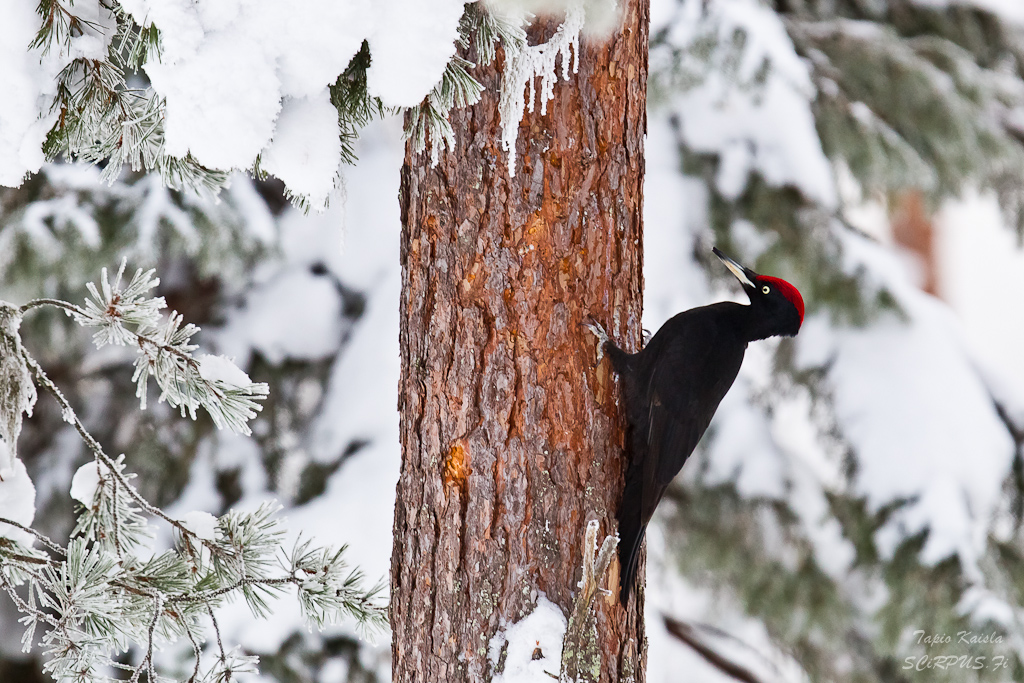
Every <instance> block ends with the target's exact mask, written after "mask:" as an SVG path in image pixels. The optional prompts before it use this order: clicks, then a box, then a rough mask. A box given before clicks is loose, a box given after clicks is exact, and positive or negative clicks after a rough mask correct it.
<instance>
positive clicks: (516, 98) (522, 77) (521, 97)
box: [498, 0, 586, 177]
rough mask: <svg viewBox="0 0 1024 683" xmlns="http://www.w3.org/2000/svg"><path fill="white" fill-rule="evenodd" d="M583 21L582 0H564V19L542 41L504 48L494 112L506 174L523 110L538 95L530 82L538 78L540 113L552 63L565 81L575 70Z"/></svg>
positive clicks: (552, 76) (548, 94) (549, 93)
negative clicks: (499, 87) (558, 65)
mask: <svg viewBox="0 0 1024 683" xmlns="http://www.w3.org/2000/svg"><path fill="white" fill-rule="evenodd" d="M585 20H586V11H585V9H584V4H583V0H570V1H569V2H567V3H566V9H565V20H564V21H563V22H562V24H561V25H560V26H559V27H558V29H557V30H556V31H555V34H554V35H553V36H551V38H550V39H549V40H548V41H547V42H546V43H541V44H540V45H525V46H524V47H523V48H522V49H520V50H515V49H511V47H508V46H506V48H505V49H506V52H505V72H504V74H502V78H501V97H500V101H499V102H498V111H499V113H500V114H501V147H502V149H504V150H505V152H506V153H507V154H508V173H509V175H510V176H513V177H514V176H515V174H516V140H517V139H518V137H519V123H520V122H521V121H522V120H523V113H524V112H525V111H527V110H529V111H530V112H532V111H533V107H534V103H535V101H536V99H537V96H538V95H537V92H536V90H535V84H534V81H535V80H536V79H537V78H540V95H539V97H540V112H541V114H544V113H546V112H547V108H548V100H550V99H551V98H552V97H554V94H555V92H554V89H555V83H556V82H557V81H558V74H559V70H556V64H557V63H559V62H560V63H561V70H560V71H561V74H562V79H563V80H566V81H567V80H569V73H570V70H571V71H572V73H576V72H577V70H578V69H579V53H580V32H581V31H582V30H583V24H584V22H585ZM520 22H521V23H526V17H521V18H520ZM527 90H529V93H530V96H529V98H527V96H526V91H527Z"/></svg>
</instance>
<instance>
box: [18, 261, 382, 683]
mask: <svg viewBox="0 0 1024 683" xmlns="http://www.w3.org/2000/svg"><path fill="white" fill-rule="evenodd" d="M123 270H124V265H123V264H122V266H121V269H120V271H119V273H118V277H116V278H115V279H114V282H113V284H111V283H110V281H109V280H108V278H107V277H106V273H105V272H104V274H103V277H102V278H101V282H100V285H99V286H98V287H97V286H95V285H94V286H92V287H90V292H91V294H92V298H91V300H90V301H88V302H87V303H86V306H85V307H78V306H75V305H73V304H69V303H67V302H63V301H60V300H57V299H37V300H34V301H31V302H29V303H27V304H25V305H24V306H22V307H20V308H15V307H14V306H11V305H9V304H6V303H4V302H0V323H3V324H0V347H2V349H3V351H4V355H3V361H4V363H5V366H4V367H5V373H4V378H5V381H6V382H7V387H6V391H5V392H4V393H3V399H4V401H5V402H6V403H0V418H3V421H4V422H3V424H4V425H7V426H8V427H9V426H10V425H14V426H13V427H11V428H10V429H8V428H6V427H5V430H4V431H3V432H2V433H0V436H3V437H4V438H5V439H7V438H9V439H10V442H11V444H12V449H11V457H14V454H13V444H14V443H16V441H17V436H18V432H19V431H20V415H21V413H22V412H23V411H26V410H27V407H26V406H30V405H31V402H30V401H29V400H28V399H29V398H31V399H32V401H34V398H35V387H36V385H37V384H38V385H40V386H42V387H43V388H45V389H46V390H47V391H48V392H49V393H50V394H52V395H53V397H54V399H55V400H56V402H57V404H58V406H59V407H60V410H61V414H62V415H63V417H64V420H65V421H66V422H68V423H69V424H70V425H71V426H73V427H74V428H75V430H76V431H77V433H78V434H79V436H80V437H81V438H82V440H83V441H84V442H85V444H86V445H87V447H88V448H89V450H90V451H91V452H92V454H93V461H92V462H91V463H89V464H87V465H84V466H82V467H81V468H79V470H78V472H77V473H76V474H75V476H74V477H73V479H72V486H71V495H72V496H73V497H74V498H76V499H77V500H79V501H80V502H81V503H82V505H83V509H82V510H81V512H80V513H79V520H78V524H77V526H76V527H75V529H74V531H73V532H72V535H71V540H70V541H69V542H68V544H67V546H66V547H63V546H61V545H59V544H57V543H55V542H54V541H52V540H51V539H49V538H47V537H46V536H45V535H43V534H40V533H39V532H36V531H35V530H33V529H31V527H30V526H29V525H27V524H24V523H22V522H20V521H18V519H8V518H7V517H0V525H6V526H4V527H2V528H0V529H6V530H7V531H6V532H5V533H6V535H7V536H8V537H6V538H4V537H0V587H2V588H3V589H4V590H5V591H6V592H7V593H8V595H9V596H10V597H11V600H12V601H13V603H14V606H15V607H16V609H18V611H19V612H20V613H21V615H22V617H21V619H20V621H21V623H22V624H23V625H24V626H25V627H26V629H25V633H24V636H23V638H22V644H23V649H25V651H26V652H27V651H29V650H30V649H31V648H32V646H33V645H34V644H35V643H34V641H35V633H36V631H37V628H38V627H40V626H41V627H42V628H41V629H40V630H42V632H43V635H42V638H41V641H40V644H41V645H42V647H43V660H44V665H43V668H44V671H45V672H47V673H48V674H50V675H51V676H53V678H54V679H55V680H58V681H60V680H64V679H68V678H73V679H75V680H83V681H91V680H100V679H105V678H106V676H105V673H104V670H109V669H116V670H120V671H126V672H129V680H131V681H135V682H136V683H138V682H139V681H140V680H142V678H143V674H145V678H146V680H147V681H148V682H150V683H155V682H156V681H158V680H167V679H166V678H165V677H162V676H160V675H159V672H158V671H157V667H158V662H157V659H156V657H155V652H156V651H157V649H158V648H159V647H161V645H163V644H166V643H173V642H174V641H175V640H178V639H181V638H185V637H187V638H188V640H189V642H190V644H191V646H192V651H193V654H194V656H195V658H196V659H195V665H194V669H193V673H192V676H191V679H190V683H195V682H196V681H197V680H198V679H200V678H202V680H210V681H213V680H216V681H228V680H231V679H232V678H233V676H234V675H235V674H238V673H243V672H255V671H256V665H257V663H258V660H257V659H256V658H255V657H251V656H246V655H241V654H238V653H237V652H236V651H234V650H225V647H224V643H223V640H222V637H221V633H220V627H219V624H218V622H217V619H216V612H215V609H216V608H217V607H218V606H219V605H220V604H221V603H222V602H223V601H224V600H226V599H229V598H230V596H231V595H233V594H237V593H241V595H242V596H243V598H244V599H245V600H246V602H247V604H248V606H249V607H250V609H251V610H252V612H253V613H254V615H256V616H266V615H267V614H268V613H269V606H268V603H267V600H266V598H267V596H270V595H278V594H280V593H281V592H282V591H283V590H284V589H286V588H289V587H294V588H295V590H296V595H297V599H298V600H299V604H300V607H301V609H302V613H303V615H304V616H305V619H306V621H307V623H308V624H309V625H310V626H323V625H324V624H325V623H327V622H329V621H333V620H335V619H337V618H338V617H339V616H340V615H342V614H347V615H350V616H352V617H353V618H354V619H355V620H356V621H357V622H358V623H360V624H361V625H364V626H366V627H369V628H374V627H378V626H381V625H382V624H383V622H384V616H383V615H384V612H383V608H382V607H381V606H380V604H379V603H378V602H377V595H378V593H379V587H374V588H371V589H369V590H366V589H364V588H362V576H361V574H360V573H359V572H358V571H353V570H349V569H348V568H347V567H346V564H345V562H344V560H343V552H344V548H342V549H341V550H333V549H330V548H314V547H312V546H311V544H310V543H309V542H308V541H300V542H298V543H296V545H295V547H294V548H293V549H292V551H291V552H290V553H288V552H286V551H284V550H283V549H282V547H281V542H282V540H283V531H282V530H281V528H280V524H279V522H278V521H277V520H276V519H275V518H274V514H275V513H276V511H277V510H278V506H276V505H272V504H267V505H264V506H262V507H261V508H259V509H258V510H256V511H254V512H248V513H244V512H235V511H232V512H229V513H228V514H226V515H223V516H222V517H220V518H219V519H217V518H215V517H213V516H212V515H209V514H207V513H202V512H196V513H189V514H188V515H185V516H184V517H183V518H182V519H174V518H173V517H171V516H170V515H168V514H167V513H165V512H164V511H163V510H161V509H160V508H159V507H157V506H155V505H153V504H151V503H150V502H148V501H147V500H146V499H145V498H144V497H143V496H142V495H141V494H140V493H139V491H138V490H137V489H136V488H135V487H134V486H133V485H132V481H131V480H132V478H133V477H134V475H132V474H130V473H128V472H127V471H126V464H125V458H124V456H123V455H121V456H119V457H117V458H113V457H111V456H110V455H108V454H107V453H106V451H105V450H104V449H103V447H102V446H101V445H100V443H99V442H98V441H97V440H96V439H95V438H94V437H93V436H92V434H90V433H89V431H88V429H86V427H85V425H84V424H83V422H82V421H81V419H80V418H79V417H78V415H77V414H76V412H75V411H74V409H73V408H72V406H71V404H70V402H69V401H68V399H67V397H66V396H65V395H64V394H63V392H62V391H61V390H60V388H59V387H58V386H57V385H56V383H54V382H53V380H52V379H51V378H50V377H49V376H48V375H47V373H46V372H45V371H44V370H43V368H42V366H40V364H39V363H38V362H37V361H36V360H35V359H34V358H33V357H32V355H31V354H30V353H29V352H28V350H27V349H26V348H25V347H24V346H23V345H22V344H21V340H20V336H19V334H18V327H19V324H20V319H21V316H22V315H24V314H25V313H26V312H28V311H31V310H33V309H35V308H38V307H40V306H57V307H59V308H61V309H63V310H65V311H67V312H68V313H69V314H70V315H72V316H73V317H75V318H76V320H78V321H79V322H81V323H83V324H85V325H87V326H90V327H96V328H99V330H98V332H97V334H96V340H97V343H99V344H105V343H121V344H127V343H133V344H137V345H138V346H139V347H140V349H142V354H143V357H144V358H149V359H152V358H154V357H156V358H162V357H167V358H171V359H173V360H171V361H159V362H170V363H171V365H172V366H174V364H175V363H178V362H180V365H177V366H175V367H176V368H177V369H176V372H179V373H182V372H189V368H191V369H192V370H194V373H195V374H196V375H197V376H198V379H195V378H193V380H188V379H186V380H182V379H181V378H180V377H179V378H177V379H175V380H173V381H177V382H182V383H184V385H185V386H187V385H188V384H189V382H190V381H195V383H196V384H197V385H199V386H208V387H209V390H210V391H211V392H214V393H216V394H217V398H218V400H231V393H230V391H228V390H225V385H229V386H231V387H238V386H244V385H246V384H251V382H249V381H248V377H245V380H244V381H241V380H239V378H238V375H243V376H244V373H242V371H241V370H238V369H237V368H235V367H234V366H233V365H232V364H230V363H229V362H228V361H226V360H223V359H215V362H214V363H213V364H212V365H210V364H208V363H207V362H206V359H208V358H210V357H209V356H207V357H205V358H203V359H199V360H196V359H194V358H193V357H192V355H191V352H192V350H193V349H194V348H195V347H194V346H191V345H190V344H189V343H188V339H189V337H190V336H191V334H193V333H194V330H191V329H188V326H186V328H181V329H179V328H180V319H178V320H176V321H172V323H171V324H170V325H168V326H167V327H164V328H157V333H154V332H152V331H151V330H153V329H154V327H155V325H156V322H157V321H156V319H157V317H158V316H159V310H160V309H161V308H162V307H163V302H162V300H156V299H152V298H149V297H148V296H147V295H146V293H147V292H148V290H149V289H151V288H152V286H153V285H154V284H155V282H156V278H154V277H153V276H152V271H149V272H148V273H143V272H142V271H141V270H140V271H138V272H137V273H136V275H135V277H134V278H133V279H132V281H131V282H130V283H129V284H128V286H126V287H123V288H122V287H121V286H120V283H121V275H122V273H123ZM132 328H135V329H132ZM167 329H171V330H174V331H176V332H180V333H181V334H177V333H165V334H163V335H162V336H160V334H158V333H160V332H161V331H163V330H167ZM182 330H186V331H184V332H183V331H182ZM147 362H148V361H147ZM161 372H162V370H161V369H160V368H157V369H155V370H154V371H153V374H154V376H155V377H156V378H157V381H158V383H161V386H162V388H164V393H165V394H167V392H168V390H167V388H166V386H165V384H166V382H165V381H163V380H162V379H161V377H160V374H161ZM233 372H234V373H237V374H234V375H233V374H232V373H233ZM12 378H13V379H12ZM165 379H166V378H164V380H165ZM12 382H13V383H12ZM264 386H265V385H264ZM189 390H191V389H189ZM193 393H195V392H193ZM251 393H252V392H250V394H251ZM264 393H265V391H264ZM12 397H13V398H12ZM187 400H191V399H189V398H188V397H185V399H182V401H181V403H182V404H184V403H185V401H187ZM195 400H196V401H198V400H199V399H195ZM200 404H201V405H204V406H206V405H207V404H206V403H203V402H200ZM189 405H190V406H191V409H192V410H193V412H194V405H195V403H190V404H189ZM233 405H234V407H233V408H230V410H235V411H236V413H238V414H240V411H239V408H238V405H237V401H236V403H235V404H233ZM12 416H13V418H12ZM249 417H251V415H250V416H246V417H245V419H248V418H249ZM15 418H16V419H15ZM215 421H216V416H215ZM222 423H223V421H222ZM8 432H10V435H8V434H7V433H8ZM5 443H6V442H5ZM17 465H18V466H19V467H21V465H20V462H17ZM23 469H24V468H23V467H21V470H22V471H23ZM14 471H15V472H17V471H18V470H14ZM22 476H23V477H24V475H22ZM17 481H18V480H17V479H16V478H15V479H12V480H10V481H9V482H8V483H7V485H8V486H12V485H13V484H12V483H11V482H17ZM29 484H30V482H29ZM152 519H160V520H163V521H165V522H167V523H168V524H170V525H171V526H172V527H173V528H174V529H175V530H176V531H177V534H176V541H177V543H176V545H175V547H174V548H172V549H170V550H166V551H163V552H159V551H157V550H156V549H155V548H153V547H151V541H150V539H151V538H152V534H150V533H149V530H148V524H149V520H152ZM22 532H24V533H25V534H26V535H25V537H24V538H22V537H20V536H18V537H14V536H12V535H13V534H16V533H22ZM35 540H38V541H40V542H41V543H42V545H43V548H42V549H36V548H32V547H27V546H25V545H22V544H23V543H29V544H31V543H32V542H34V541H35ZM140 550H141V552H140ZM275 557H276V558H277V559H276V562H275ZM275 567H276V568H277V569H276V570H275ZM205 614H209V616H210V618H211V620H212V621H211V623H212V626H213V629H214V633H215V635H216V640H217V648H218V650H219V652H220V656H219V658H218V659H217V661H216V662H214V664H213V667H212V669H211V670H209V671H207V672H206V674H205V676H200V674H201V671H200V669H201V661H200V655H201V652H202V650H203V643H204V642H205V641H206V636H205V635H204V628H203V627H202V625H201V624H202V617H203V615H205ZM133 646H134V647H135V648H137V649H138V650H139V651H140V652H141V654H140V657H139V658H138V660H137V661H136V662H135V664H134V665H131V666H129V665H128V664H125V663H124V662H121V661H118V659H117V658H118V657H120V656H122V655H123V654H124V653H125V652H127V651H128V650H129V648H132V647H133Z"/></svg>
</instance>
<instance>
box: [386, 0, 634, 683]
mask: <svg viewBox="0 0 1024 683" xmlns="http://www.w3.org/2000/svg"><path fill="white" fill-rule="evenodd" d="M647 21H648V19H647V3H646V2H639V1H638V0H632V1H631V2H628V3H626V7H625V9H624V13H623V18H622V27H621V28H620V30H618V31H617V32H615V33H614V34H612V35H611V36H610V37H605V38H603V39H587V38H584V42H583V48H582V50H581V55H580V60H579V73H578V74H576V75H574V76H573V77H572V79H571V80H570V81H560V82H559V83H558V85H557V86H556V88H555V98H554V100H552V101H550V102H549V103H548V106H547V114H546V115H544V116H541V115H540V112H539V109H540V108H539V107H538V108H537V112H535V113H534V114H532V115H531V114H527V115H526V117H525V118H524V120H523V122H522V124H521V125H520V129H519V142H518V162H517V173H516V176H515V177H514V178H510V177H509V174H508V170H507V157H506V155H505V154H504V152H503V151H502V150H501V145H500V128H499V126H500V121H499V116H498V112H497V97H496V93H497V92H498V90H499V87H500V68H501V64H500V61H501V60H500V58H499V60H497V61H498V63H497V64H494V65H492V66H490V67H488V68H480V69H477V70H476V71H474V76H475V77H476V78H477V79H479V80H480V81H481V82H482V83H483V84H484V86H485V87H486V92H485V94H484V96H483V99H482V100H481V101H480V102H479V103H478V104H476V105H474V106H473V107H470V108H467V109H463V110H457V111H454V112H452V124H453V126H454V128H455V132H456V148H455V149H454V150H453V151H452V152H450V153H447V154H444V155H442V158H441V161H440V163H439V164H438V165H437V167H436V168H430V162H429V158H428V157H427V156H426V155H418V154H414V153H412V152H411V151H407V154H406V161H405V166H404V168H403V171H402V190H401V198H400V201H401V206H402V223H403V240H402V264H403V293H402V300H401V348H402V379H401V386H400V410H401V435H402V449H403V458H402V472H401V479H400V481H399V484H398V496H397V502H396V507H395V526H394V532H395V545H394V553H393V556H392V579H391V596H392V597H391V601H392V602H391V624H392V630H393V643H394V645H393V654H394V662H393V671H394V680H395V681H396V682H405V681H410V682H411V681H446V682H447V681H451V682H458V681H467V682H468V681H473V682H479V681H485V680H489V678H490V676H491V675H492V674H493V672H494V671H493V666H492V665H491V663H490V662H489V661H488V658H487V648H488V643H489V641H490V639H491V637H492V636H493V635H494V633H495V632H496V631H497V630H498V628H499V626H500V625H501V623H502V622H505V623H508V624H511V623H514V622H516V621H518V620H520V619H521V618H522V617H523V616H524V615H526V614H528V613H529V612H530V611H531V610H532V609H533V607H534V605H535V603H536V600H537V596H538V593H539V592H543V593H544V594H545V595H546V596H547V597H548V599H549V600H551V601H552V602H554V603H556V604H558V605H559V606H560V607H561V608H562V609H563V611H564V612H565V614H566V616H567V618H568V617H569V615H570V613H571V610H572V608H573V599H574V595H575V593H576V591H577V590H578V589H577V587H576V584H577V582H578V581H579V580H580V575H581V561H582V540H583V535H584V530H585V527H586V523H587V521H588V520H589V519H597V520H599V521H600V524H601V534H600V537H602V538H603V536H604V535H605V534H609V533H613V532H614V530H615V509H616V506H617V504H618V498H619V495H620V493H621V488H622V478H623V471H624V466H625V462H624V460H623V451H622V448H623V443H624V434H623V421H622V419H621V417H620V415H619V409H618V405H617V404H618V395H619V394H618V387H617V385H616V383H615V380H614V377H613V376H612V375H611V374H610V371H609V367H608V363H607V361H605V362H604V363H602V364H601V365H600V366H598V367H595V348H596V344H595V339H594V337H593V336H592V335H591V334H590V333H589V332H587V331H586V330H585V329H584V328H583V327H582V323H583V321H584V319H585V318H586V317H587V316H588V315H592V316H593V317H595V318H596V319H597V320H599V321H601V322H603V323H604V324H605V325H606V327H607V328H608V330H609V332H610V334H611V335H612V336H613V337H614V338H615V339H616V340H617V341H619V342H620V343H621V344H623V345H624V346H626V347H627V348H636V347H637V345H638V343H639V340H640V333H641V326H640V312H641V292H642V275H641V247H642V241H641V210H642V183H643V171H644V156H643V136H644V133H645V128H646V108H645V96H646V81H647V41H648V36H647ZM555 25H557V22H549V23H548V25H547V26H546V27H544V26H542V27H541V30H545V29H546V30H547V34H545V35H550V31H551V29H552V27H553V26H555ZM468 56H469V58H471V59H472V55H468ZM612 569H613V571H612V574H613V576H612V577H610V579H609V578H606V581H610V583H611V585H612V586H613V587H614V586H617V584H618V578H617V574H616V572H615V571H614V570H615V569H617V564H616V563H613V565H612ZM641 575H642V574H641ZM614 593H615V596H614V597H612V598H603V597H599V598H598V599H597V609H596V626H597V634H598V641H597V646H596V651H598V652H599V654H600V663H601V669H600V675H599V680H601V681H622V680H642V679H643V663H644V654H645V645H644V637H643V624H642V619H641V615H642V600H643V598H642V592H638V593H637V595H638V601H637V602H631V603H630V605H628V606H627V607H623V606H622V605H620V604H618V602H617V594H618V591H617V590H615V591H614ZM554 673H557V672H554Z"/></svg>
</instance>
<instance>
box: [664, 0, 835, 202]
mask: <svg viewBox="0 0 1024 683" xmlns="http://www.w3.org/2000/svg"><path fill="white" fill-rule="evenodd" d="M678 12H679V14H680V17H681V18H680V19H677V20H676V21H675V22H673V23H672V28H671V31H670V37H669V42H670V43H671V44H672V45H673V46H675V47H676V48H678V49H681V50H683V51H684V52H685V50H686V49H687V48H688V47H689V46H691V45H692V44H693V43H694V42H695V41H697V40H700V39H703V38H705V37H706V36H707V35H708V34H709V33H711V34H714V35H715V36H716V37H717V40H719V41H720V43H721V45H729V44H730V43H731V41H732V39H733V38H732V36H733V34H734V33H735V32H742V33H743V35H744V36H745V37H746V42H745V44H744V47H743V50H742V53H741V54H740V62H739V66H738V67H737V71H736V73H735V74H732V75H725V74H724V73H723V71H727V69H726V68H725V67H724V61H722V62H716V63H715V66H716V68H714V69H711V70H710V71H708V69H707V67H705V66H703V65H700V64H694V68H695V69H698V72H701V73H703V72H705V71H708V73H707V77H706V78H704V80H703V81H702V82H701V83H700V84H698V85H696V86H694V87H693V88H691V89H689V90H687V91H685V92H683V93H681V94H679V95H677V96H675V97H674V98H673V100H672V104H671V106H672V109H673V111H675V112H676V113H677V114H678V116H679V120H680V123H681V125H682V131H683V135H684V137H685V139H686V141H687V143H688V144H689V145H690V147H691V148H692V149H694V150H695V151H697V152H706V153H710V152H714V153H717V154H719V155H720V166H719V172H718V177H717V178H716V184H717V186H718V190H719V191H720V192H721V193H722V194H723V195H724V196H726V197H727V198H736V197H738V196H739V195H740V194H741V193H742V192H743V190H744V189H745V188H746V185H747V178H748V176H749V174H750V172H751V171H754V170H756V171H758V172H760V173H761V175H762V176H763V177H764V178H765V180H766V181H767V182H769V183H770V184H772V185H787V184H788V185H794V186H796V187H797V188H799V189H800V191H801V192H803V193H804V195H806V196H807V197H808V198H809V199H812V200H814V201H817V202H819V203H821V204H822V205H823V206H825V207H827V208H831V207H834V206H835V205H836V203H837V194H836V187H835V180H834V176H833V172H832V167H831V165H830V164H829V162H828V159H827V158H826V157H825V154H824V152H823V151H822V148H821V141H820V140H819V138H818V134H817V130H816V128H815V123H814V117H813V115H812V113H811V101H813V99H814V97H815V94H816V92H815V88H814V85H813V83H812V82H811V78H810V73H809V70H808V66H807V65H806V64H805V63H804V62H803V61H802V60H801V59H800V58H799V57H798V56H797V55H796V52H795V50H794V48H793V43H792V41H791V40H790V38H789V35H788V34H787V33H786V30H785V27H784V26H783V24H782V20H781V19H780V18H779V16H778V14H776V13H775V12H774V11H773V10H772V9H770V8H769V7H767V6H766V5H764V4H763V3H760V2H758V1H757V0H716V2H711V3H706V4H705V3H703V2H701V1H700V0H684V2H683V4H682V6H681V7H680V8H679V9H678ZM718 52H719V53H722V54H720V55H718V56H717V57H716V59H718V60H728V59H730V58H731V57H732V56H731V55H729V54H725V53H727V52H729V50H726V49H724V48H722V47H719V49H718ZM669 58H670V56H669V54H668V52H667V51H664V50H661V51H658V50H655V51H653V52H652V54H651V61H652V70H654V68H656V66H657V65H658V63H659V60H666V59H669ZM694 59H696V58H694ZM766 62H767V63H768V64H769V65H770V70H769V72H768V76H767V80H766V82H765V83H764V84H763V85H762V86H758V85H756V84H755V83H754V80H753V79H754V76H755V74H756V73H757V71H758V69H759V68H760V67H761V66H762V64H764V63H766Z"/></svg>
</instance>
